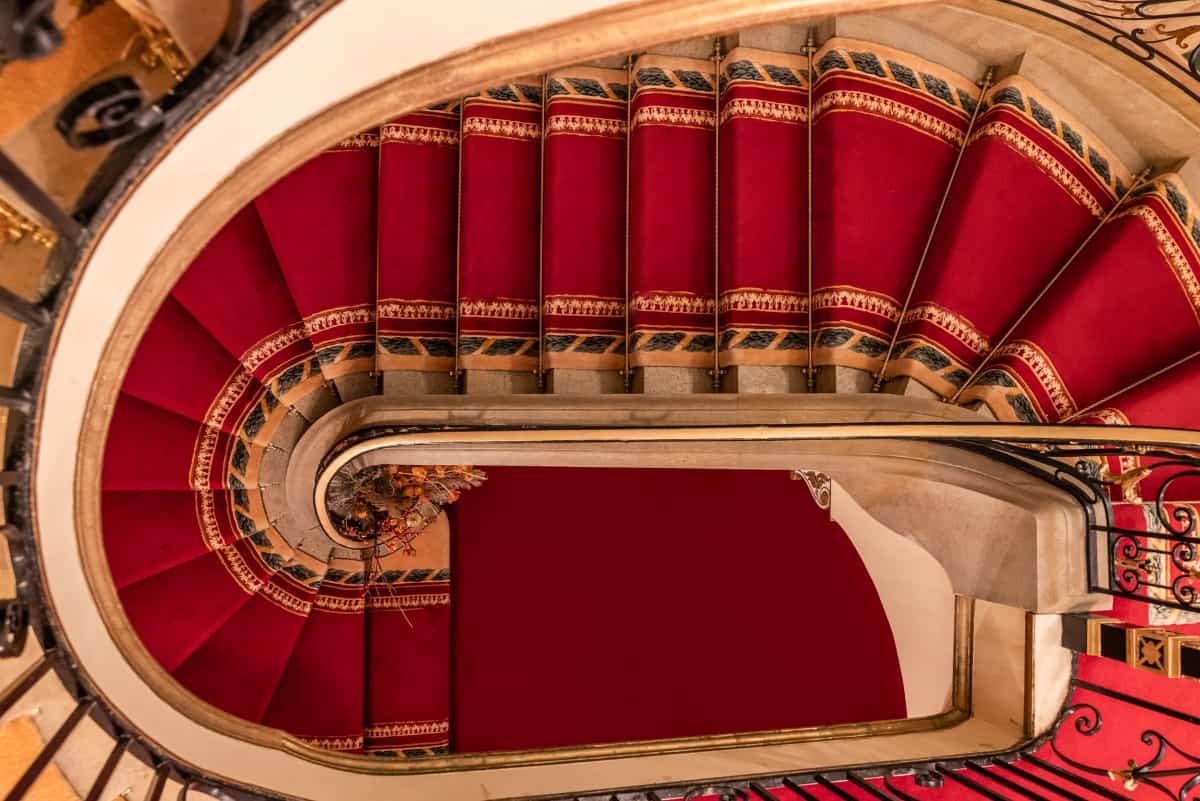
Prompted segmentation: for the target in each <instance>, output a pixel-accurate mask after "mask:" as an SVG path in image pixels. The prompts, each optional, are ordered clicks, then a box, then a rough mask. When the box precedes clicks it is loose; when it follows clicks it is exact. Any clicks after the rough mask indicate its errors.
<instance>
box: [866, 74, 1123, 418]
mask: <svg viewBox="0 0 1200 801" xmlns="http://www.w3.org/2000/svg"><path fill="white" fill-rule="evenodd" d="M1130 181H1131V177H1130V175H1129V171H1128V170H1127V169H1126V168H1125V167H1124V166H1122V165H1121V163H1120V162H1119V161H1118V160H1117V159H1116V157H1115V156H1113V155H1112V154H1111V153H1109V152H1108V149H1107V148H1105V147H1104V145H1103V144H1101V143H1100V142H1099V140H1097V138H1096V136H1095V135H1094V134H1092V133H1091V132H1090V131H1089V130H1088V129H1087V128H1086V127H1084V126H1083V125H1082V124H1080V123H1079V122H1078V121H1077V120H1076V119H1075V118H1073V117H1071V116H1069V115H1067V114H1066V113H1065V112H1064V111H1063V110H1062V109H1061V108H1059V107H1058V106H1057V105H1056V104H1055V103H1054V102H1053V101H1051V100H1050V99H1049V98H1048V97H1046V95H1045V93H1043V92H1041V91H1040V90H1038V89H1037V88H1035V87H1033V86H1031V85H1030V84H1029V83H1028V82H1027V81H1025V80H1023V79H1022V78H1019V77H1016V76H1014V77H1011V78H1007V79H1005V80H1003V81H1001V82H1000V83H999V84H997V85H996V86H995V87H994V88H993V89H992V90H991V92H990V93H989V94H988V97H987V100H986V107H985V109H984V110H983V111H981V112H980V114H979V118H978V119H977V120H976V123H975V130H974V133H973V134H972V135H971V141H970V143H968V145H967V148H966V151H965V152H964V153H963V158H962V164H961V165H960V167H959V171H958V175H957V176H956V178H955V181H954V186H953V187H952V188H951V191H950V195H949V197H948V198H947V199H946V207H945V211H944V213H943V215H942V218H941V220H940V222H939V224H938V229H937V235H936V236H935V238H934V240H933V243H932V245H931V247H930V250H929V256H928V258H927V259H926V261H925V266H924V268H923V269H922V271H921V278H920V281H919V282H918V284H917V289H916V291H915V293H914V294H913V300H912V306H911V307H910V308H909V311H908V314H907V315H906V316H905V320H904V325H903V326H902V327H901V330H900V338H899V344H900V347H898V348H897V354H896V355H895V356H894V358H893V361H892V362H891V363H890V364H889V365H888V377H889V378H891V377H895V376H898V375H907V376H912V377H914V378H916V379H917V380H918V381H920V382H921V383H922V384H924V385H925V386H927V387H929V388H930V389H932V390H933V391H935V392H937V393H939V394H941V395H942V396H943V397H947V398H948V397H951V396H952V395H953V394H954V393H955V392H956V391H958V389H959V388H960V387H961V386H962V384H963V382H964V381H965V380H966V378H967V376H968V375H969V374H970V372H971V371H972V370H974V369H975V368H976V367H978V366H979V363H980V362H981V361H982V360H983V358H984V356H986V355H987V353H988V351H989V350H990V349H991V347H992V345H993V343H994V342H995V340H996V339H997V338H998V337H1000V336H1001V335H1002V334H1003V332H1004V330H1005V329H1007V328H1008V326H1010V325H1011V324H1012V321H1013V320H1015V319H1017V317H1018V316H1019V315H1020V314H1021V312H1022V311H1023V310H1024V309H1025V308H1026V307H1027V306H1028V305H1029V303H1031V302H1032V300H1033V298H1034V296H1036V295H1037V293H1038V291H1039V290H1040V289H1041V288H1042V287H1043V286H1045V284H1046V282H1047V281H1049V280H1050V277H1051V276H1052V275H1053V273H1054V272H1055V270H1057V269H1058V268H1059V267H1060V266H1062V265H1063V264H1065V263H1066V261H1067V259H1068V258H1069V257H1070V255H1071V253H1072V251H1074V250H1075V248H1076V246H1077V245H1078V244H1079V243H1080V242H1082V241H1083V239H1084V238H1085V237H1086V236H1087V235H1088V233H1089V232H1090V231H1092V230H1093V229H1094V228H1095V227H1096V225H1097V224H1098V223H1099V222H1100V219H1101V218H1102V217H1103V216H1104V214H1105V213H1106V212H1107V211H1108V210H1109V209H1111V208H1112V206H1113V204H1114V203H1115V202H1116V200H1117V198H1118V197H1119V196H1120V195H1122V194H1123V193H1124V192H1125V191H1127V189H1128V187H1129V185H1130Z"/></svg>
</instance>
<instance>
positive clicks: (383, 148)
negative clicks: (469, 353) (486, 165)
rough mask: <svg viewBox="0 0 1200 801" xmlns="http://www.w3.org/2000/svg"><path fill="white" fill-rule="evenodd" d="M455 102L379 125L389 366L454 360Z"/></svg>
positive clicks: (382, 344)
mask: <svg viewBox="0 0 1200 801" xmlns="http://www.w3.org/2000/svg"><path fill="white" fill-rule="evenodd" d="M458 113H459V104H457V103H454V104H450V103H443V104H442V105H441V106H440V107H435V108H429V109H425V110H423V111H421V112H419V113H416V114H409V115H407V116H405V117H401V118H400V119H398V120H394V121H392V122H390V123H388V124H387V125H384V126H383V127H382V128H381V129H380V132H379V138H380V144H379V210H378V221H377V222H378V227H379V254H378V258H379V272H378V281H379V308H378V312H379V313H378V325H379V343H378V344H379V359H378V366H379V367H380V368H382V369H388V370H426V371H448V370H450V369H452V368H453V367H454V314H455V308H454V304H455V280H454V272H455V270H456V269H457V263H456V261H457V257H458Z"/></svg>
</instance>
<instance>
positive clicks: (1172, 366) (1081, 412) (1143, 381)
mask: <svg viewBox="0 0 1200 801" xmlns="http://www.w3.org/2000/svg"><path fill="white" fill-rule="evenodd" d="M1197 356H1200V350H1197V351H1192V352H1191V353H1189V354H1188V355H1187V356H1184V357H1183V358H1182V359H1176V360H1175V361H1173V362H1171V363H1170V364H1168V365H1167V366H1166V367H1160V368H1159V369H1157V370H1155V371H1154V372H1153V373H1151V374H1150V375H1147V376H1144V377H1142V378H1139V379H1138V380H1137V381H1134V382H1133V383H1131V384H1128V385H1126V386H1123V387H1121V388H1120V389H1118V390H1117V391H1116V392H1110V393H1109V394H1107V395H1105V396H1104V397H1103V398H1101V399H1100V400H1098V401H1095V402H1094V403H1089V404H1088V405H1087V406H1084V407H1083V408H1082V409H1080V410H1079V411H1077V412H1075V413H1074V414H1072V415H1070V416H1069V417H1064V418H1063V419H1062V420H1061V421H1060V422H1063V423H1070V422H1072V421H1074V420H1078V419H1079V418H1080V417H1083V416H1084V415H1085V414H1087V413H1088V412H1091V411H1093V410H1095V409H1098V408H1100V407H1101V406H1103V405H1104V404H1106V403H1108V402H1109V401H1111V400H1112V399H1113V398H1115V397H1117V396H1118V395H1124V394H1125V393H1126V392H1129V391H1130V390H1133V389H1137V388H1138V387H1140V386H1141V385H1142V384H1146V383H1149V382H1150V381H1153V380H1154V379H1156V378H1158V377H1159V376H1160V375H1162V374H1163V373H1169V372H1170V371H1171V370H1174V369H1175V368H1176V367H1178V366H1179V365H1181V364H1184V363H1186V362H1188V361H1191V360H1192V359H1194V358H1196V357H1197Z"/></svg>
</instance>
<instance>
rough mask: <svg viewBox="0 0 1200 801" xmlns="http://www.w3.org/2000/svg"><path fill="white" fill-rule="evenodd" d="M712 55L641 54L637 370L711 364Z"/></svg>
mask: <svg viewBox="0 0 1200 801" xmlns="http://www.w3.org/2000/svg"><path fill="white" fill-rule="evenodd" d="M714 78H715V75H714V69H713V63H712V62H711V61H699V60H696V59H685V58H670V57H666V56H654V55H650V56H642V57H641V58H639V59H638V60H637V62H636V63H635V64H634V87H635V88H634V96H633V101H632V102H633V108H632V118H633V129H632V130H631V131H630V134H629V135H630V166H629V171H630V186H629V193H630V196H629V280H630V296H631V298H632V302H631V304H630V310H629V311H630V324H631V329H632V337H633V342H632V344H631V348H632V349H631V351H630V363H631V364H632V365H633V366H634V367H712V363H713V362H712V360H713V341H714V320H713V313H714V301H713V281H714V278H715V276H714V275H713V269H714V259H715V254H714V242H713V230H714V214H715V211H716V209H715V199H714V193H715V192H716V183H715V182H716V172H715V169H714V161H713V159H714V157H715V145H716V142H715V135H714V128H715V125H716V116H717V115H716V110H715V103H716V96H715V92H716V88H715V86H714V83H715V81H714Z"/></svg>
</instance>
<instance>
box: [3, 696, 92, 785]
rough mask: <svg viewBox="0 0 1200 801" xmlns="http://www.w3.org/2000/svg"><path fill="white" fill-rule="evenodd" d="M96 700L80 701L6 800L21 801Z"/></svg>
mask: <svg viewBox="0 0 1200 801" xmlns="http://www.w3.org/2000/svg"><path fill="white" fill-rule="evenodd" d="M95 705H96V702H95V701H93V700H92V699H91V698H85V699H84V700H82V701H80V702H79V703H78V704H77V705H76V706H75V709H74V710H72V712H71V714H70V715H69V716H68V717H67V719H66V720H65V721H63V724H62V725H61V726H59V727H58V731H56V732H54V736H53V737H51V738H50V741H49V742H47V743H46V744H45V745H44V746H42V750H41V751H40V752H39V753H38V755H37V757H36V758H35V759H34V760H33V762H32V763H30V765H29V767H28V768H26V769H25V772H24V773H22V774H21V778H19V779H17V783H16V784H14V785H13V787H12V789H11V790H9V791H8V795H6V796H5V797H4V801H21V799H22V798H24V797H25V794H26V793H27V792H29V789H30V788H31V787H33V783H34V782H36V781H37V780H38V778H39V777H40V776H41V775H42V771H44V770H45V769H46V766H47V765H49V764H50V763H51V762H52V761H53V760H54V757H55V756H56V755H57V754H58V750H59V749H60V748H62V744H63V743H64V742H66V740H67V738H68V737H69V736H71V732H73V731H75V727H76V726H78V725H79V721H81V720H83V718H84V716H85V715H86V714H87V713H88V712H90V711H91V710H92V707H93V706H95Z"/></svg>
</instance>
